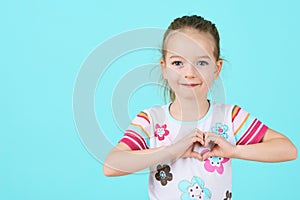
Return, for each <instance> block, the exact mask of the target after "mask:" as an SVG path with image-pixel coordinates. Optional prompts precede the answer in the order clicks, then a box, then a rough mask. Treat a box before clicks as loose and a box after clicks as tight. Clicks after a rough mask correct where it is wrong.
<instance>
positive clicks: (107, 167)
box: [102, 163, 117, 177]
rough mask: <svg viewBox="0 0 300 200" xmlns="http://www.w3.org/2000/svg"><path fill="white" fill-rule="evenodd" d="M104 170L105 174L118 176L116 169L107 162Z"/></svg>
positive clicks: (103, 167)
mask: <svg viewBox="0 0 300 200" xmlns="http://www.w3.org/2000/svg"><path fill="white" fill-rule="evenodd" d="M102 172H103V174H104V176H107V177H111V176H117V175H116V173H115V170H113V169H112V168H110V167H109V166H107V164H105V163H104V164H103V166H102Z"/></svg>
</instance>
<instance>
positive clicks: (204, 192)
mask: <svg viewBox="0 0 300 200" xmlns="http://www.w3.org/2000/svg"><path fill="white" fill-rule="evenodd" d="M178 187H179V189H180V190H181V191H182V195H181V200H192V199H202V200H209V199H210V198H211V192H210V191H209V189H208V188H206V187H205V186H204V181H202V180H201V179H200V178H199V177H196V176H194V177H193V178H192V182H189V181H187V180H183V181H180V183H179V185H178Z"/></svg>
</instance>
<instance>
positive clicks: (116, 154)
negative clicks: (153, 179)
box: [103, 147, 175, 176]
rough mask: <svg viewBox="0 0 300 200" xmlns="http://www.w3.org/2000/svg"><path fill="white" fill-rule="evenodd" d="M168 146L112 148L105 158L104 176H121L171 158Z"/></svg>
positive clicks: (172, 156) (173, 156)
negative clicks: (135, 148) (139, 148)
mask: <svg viewBox="0 0 300 200" xmlns="http://www.w3.org/2000/svg"><path fill="white" fill-rule="evenodd" d="M173 158H175V155H173V154H172V153H171V149H170V147H159V148H153V149H146V150H136V151H132V150H126V151H124V150H117V149H116V150H113V151H112V152H111V153H110V154H109V155H108V156H107V158H106V160H105V162H104V165H103V171H104V174H105V175H106V176H122V175H126V174H130V173H134V172H137V171H140V170H143V169H145V168H148V167H150V166H153V165H155V164H158V163H160V162H163V161H165V160H169V159H173Z"/></svg>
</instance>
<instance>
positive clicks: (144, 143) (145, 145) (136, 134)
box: [125, 129, 148, 148]
mask: <svg viewBox="0 0 300 200" xmlns="http://www.w3.org/2000/svg"><path fill="white" fill-rule="evenodd" d="M125 133H130V134H133V135H134V136H135V137H137V138H138V139H140V140H141V142H142V143H143V146H144V147H145V148H148V145H147V143H146V141H145V139H144V138H143V137H142V136H141V135H140V134H139V133H137V132H135V131H133V130H130V129H128V130H126V131H125Z"/></svg>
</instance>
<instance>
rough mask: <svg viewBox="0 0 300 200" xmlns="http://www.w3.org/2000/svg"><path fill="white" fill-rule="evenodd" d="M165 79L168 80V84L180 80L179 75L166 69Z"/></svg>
mask: <svg viewBox="0 0 300 200" xmlns="http://www.w3.org/2000/svg"><path fill="white" fill-rule="evenodd" d="M165 78H166V79H167V80H168V82H172V81H176V80H178V79H179V78H180V74H179V73H178V72H177V71H175V70H172V69H171V68H169V67H167V68H166V69H165Z"/></svg>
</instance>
